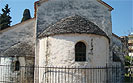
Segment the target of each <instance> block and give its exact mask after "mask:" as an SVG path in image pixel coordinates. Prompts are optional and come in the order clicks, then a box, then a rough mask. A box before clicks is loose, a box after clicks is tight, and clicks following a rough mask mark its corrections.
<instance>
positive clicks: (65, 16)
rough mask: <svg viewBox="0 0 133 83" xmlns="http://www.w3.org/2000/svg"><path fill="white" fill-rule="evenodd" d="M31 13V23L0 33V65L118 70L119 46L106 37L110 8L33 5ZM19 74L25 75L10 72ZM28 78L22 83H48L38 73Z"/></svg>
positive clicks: (77, 2) (50, 1)
mask: <svg viewBox="0 0 133 83" xmlns="http://www.w3.org/2000/svg"><path fill="white" fill-rule="evenodd" d="M34 7H35V14H34V18H32V19H30V20H28V21H25V22H22V23H19V24H16V25H14V26H11V27H9V28H7V29H5V30H2V31H0V65H16V64H19V66H35V67H36V66H39V67H55V66H58V67H61V66H67V67H73V66H75V67H81V68H84V67H98V66H102V67H105V66H106V65H114V64H119V65H120V66H122V65H124V55H125V54H126V51H127V50H126V48H123V46H124V45H125V44H124V43H123V42H125V41H124V40H123V39H121V38H120V37H118V36H117V35H115V34H112V20H111V11H112V10H113V8H112V7H111V6H109V5H108V4H107V3H105V2H103V1H102V0H39V1H37V2H35V4H34ZM22 70H23V72H25V70H24V69H23V68H15V69H14V70H13V71H15V72H17V73H20V71H22ZM10 71H12V70H10ZM28 72H29V74H27V77H28V79H27V80H30V81H32V82H33V81H34V83H50V82H49V79H48V78H47V82H44V80H43V78H44V74H43V73H44V70H43V69H36V68H35V69H34V71H31V70H28ZM0 73H1V71H0ZM6 73H7V72H4V73H3V74H2V75H4V74H6ZM21 73H22V72H21ZM21 73H20V74H21ZM33 73H34V74H33ZM33 78H34V79H33ZM1 79H2V78H0V80H1ZM12 79H14V78H12ZM67 79H68V78H67ZM7 80H10V79H7ZM79 80H80V79H79ZM19 81H21V79H20V80H19ZM30 81H28V83H30ZM21 82H22V81H21ZM32 82H31V83H32ZM70 83H71V82H70ZM73 83H77V82H73ZM84 83H87V82H84ZM100 83H104V79H102V80H101V81H100Z"/></svg>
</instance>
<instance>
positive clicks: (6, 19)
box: [0, 4, 12, 30]
mask: <svg viewBox="0 0 133 83" xmlns="http://www.w3.org/2000/svg"><path fill="white" fill-rule="evenodd" d="M2 12H3V13H2V14H0V30H3V29H6V28H7V27H9V26H10V24H11V22H12V21H11V17H10V8H9V7H8V4H6V6H5V8H4V9H3V8H2Z"/></svg>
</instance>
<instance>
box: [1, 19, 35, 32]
mask: <svg viewBox="0 0 133 83" xmlns="http://www.w3.org/2000/svg"><path fill="white" fill-rule="evenodd" d="M34 19H35V18H31V19H28V20H26V21H23V22H20V23H17V24H15V25H12V26H10V27H7V28H6V29H3V30H0V33H3V32H6V31H8V30H10V29H14V28H16V26H19V25H21V24H25V23H27V22H30V21H31V20H34Z"/></svg>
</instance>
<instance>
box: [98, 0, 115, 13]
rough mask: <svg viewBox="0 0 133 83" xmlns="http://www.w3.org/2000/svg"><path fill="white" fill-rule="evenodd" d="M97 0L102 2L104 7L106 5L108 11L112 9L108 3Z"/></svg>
mask: <svg viewBox="0 0 133 83" xmlns="http://www.w3.org/2000/svg"><path fill="white" fill-rule="evenodd" d="M97 1H98V2H99V3H101V4H103V5H104V6H105V7H107V8H108V10H109V11H112V10H114V8H113V7H111V6H110V5H109V4H107V3H105V2H104V1H102V0H97Z"/></svg>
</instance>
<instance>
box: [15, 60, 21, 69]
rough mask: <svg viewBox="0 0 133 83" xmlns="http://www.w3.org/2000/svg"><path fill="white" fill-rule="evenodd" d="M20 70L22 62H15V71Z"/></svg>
mask: <svg viewBox="0 0 133 83" xmlns="http://www.w3.org/2000/svg"><path fill="white" fill-rule="evenodd" d="M19 69H20V62H19V61H16V62H15V71H19Z"/></svg>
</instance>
